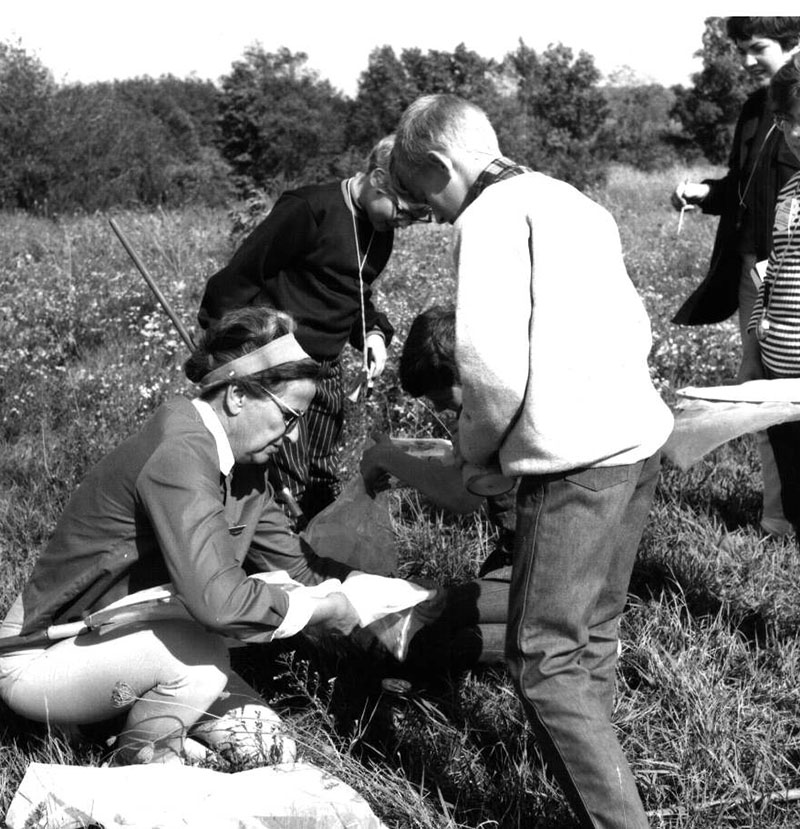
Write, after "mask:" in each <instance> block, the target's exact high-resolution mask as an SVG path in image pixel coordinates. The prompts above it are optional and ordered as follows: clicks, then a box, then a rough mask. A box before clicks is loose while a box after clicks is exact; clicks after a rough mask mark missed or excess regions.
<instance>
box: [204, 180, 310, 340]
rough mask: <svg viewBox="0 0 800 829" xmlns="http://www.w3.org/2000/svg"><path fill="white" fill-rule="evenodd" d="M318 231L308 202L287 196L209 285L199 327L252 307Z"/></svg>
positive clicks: (285, 195) (278, 203) (291, 195)
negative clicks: (257, 298)
mask: <svg viewBox="0 0 800 829" xmlns="http://www.w3.org/2000/svg"><path fill="white" fill-rule="evenodd" d="M316 229H317V225H316V221H315V219H314V215H313V213H312V211H311V208H310V206H309V204H308V202H307V201H306V200H305V199H303V198H300V197H299V196H296V195H293V194H289V193H284V194H283V195H282V196H281V197H280V198H279V199H278V201H277V202H275V205H274V206H273V208H272V210H270V212H269V214H268V215H267V217H266V218H265V219H264V221H262V222H261V224H259V225H258V226H257V227H256V228H255V230H253V232H252V233H251V234H250V235H249V236H248V237H247V238H246V239H245V240H244V242H242V245H241V247H240V248H239V249H238V250H237V251H236V253H234V255H233V257H232V259H231V261H230V262H229V263H228V264H227V265H226V266H225V267H224V268H222V269H221V270H219V271H217V273H215V274H214V275H213V276H212V277H211V278H210V279H209V280H208V282H207V283H206V288H205V292H204V293H203V298H202V300H201V302H200V310H199V311H198V316H197V318H198V321H199V323H200V325H201V326H202V327H203V328H207V327H208V326H210V325H212V324H213V323H215V322H217V321H218V320H219V319H220V318H221V317H222V316H223V315H224V314H225V313H226V312H227V311H230V310H232V309H234V308H242V307H244V306H246V305H251V304H252V303H253V301H254V300H255V299H256V297H257V296H258V295H259V293H260V292H261V290H262V288H263V286H264V285H265V284H266V283H267V282H268V281H269V280H270V279H272V278H273V277H275V276H276V275H277V274H278V273H279V272H280V271H281V270H282V269H283V268H285V267H287V266H288V265H290V264H291V263H292V262H294V261H296V260H297V259H299V258H300V257H301V256H302V254H303V253H304V251H305V250H307V248H308V246H309V240H310V239H311V238H312V236H313V235H314V234H315V233H316Z"/></svg>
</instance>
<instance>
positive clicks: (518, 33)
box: [0, 0, 780, 96]
mask: <svg viewBox="0 0 800 829" xmlns="http://www.w3.org/2000/svg"><path fill="white" fill-rule="evenodd" d="M762 3H763V0H759V3H758V4H759V5H761V4H762ZM754 4H755V3H753V4H751V5H754ZM2 5H3V8H2V11H0V40H3V41H11V42H16V41H17V40H18V39H19V40H20V41H21V44H22V46H23V47H24V48H25V49H26V51H28V52H29V53H33V54H35V55H36V56H37V57H38V58H39V59H40V60H41V61H42V63H44V65H45V66H47V67H48V68H49V69H51V70H52V72H53V73H54V75H55V77H56V80H58V81H60V82H70V81H82V82H91V81H97V80H110V79H113V78H128V77H135V76H137V75H150V76H151V77H158V76H159V75H162V74H167V73H171V74H173V75H176V76H178V77H181V78H183V77H189V76H191V75H194V76H196V77H198V78H202V79H209V80H214V81H216V80H218V79H219V78H220V76H222V75H225V74H227V73H228V72H229V71H230V67H231V64H232V63H233V62H234V61H236V60H238V59H239V58H240V57H241V56H242V54H243V52H244V50H245V48H246V47H247V46H249V45H251V44H253V43H255V42H259V43H261V45H262V46H263V47H264V48H265V49H266V50H267V51H275V50H276V49H278V48H279V47H281V46H286V47H287V48H289V49H290V50H291V51H293V52H299V51H302V52H305V53H306V54H307V55H308V65H309V66H310V67H311V68H312V69H314V70H316V71H317V72H318V73H319V74H320V76H321V77H323V78H327V79H328V80H329V81H331V83H333V85H334V86H336V87H337V88H338V89H340V90H342V91H343V92H345V93H346V94H348V95H351V96H352V95H354V93H355V90H356V84H357V82H358V76H359V74H360V72H361V71H363V70H364V69H365V68H366V66H367V60H368V57H369V53H370V52H371V51H372V50H373V49H374V48H375V47H377V46H383V45H385V44H389V45H391V46H393V47H394V49H395V51H396V52H397V53H398V54H399V52H400V50H401V49H403V48H406V47H412V46H416V47H419V48H421V49H422V50H423V51H425V50H428V49H440V50H446V51H452V50H453V49H454V48H455V47H456V46H457V45H458V44H459V43H464V44H465V45H466V46H467V48H469V49H473V50H474V51H476V52H478V53H479V54H480V55H482V56H483V57H487V58H489V57H493V58H502V57H503V56H504V55H505V54H506V53H508V52H511V51H513V50H514V49H515V48H516V46H517V44H518V42H519V40H520V38H521V39H522V40H523V41H524V42H525V43H526V44H527V45H528V46H531V47H532V48H534V49H535V50H536V51H542V50H544V49H546V48H547V46H548V45H549V44H550V43H558V42H560V43H563V44H564V45H566V46H569V47H571V48H572V49H573V51H575V52H576V53H577V52H578V51H579V50H581V49H583V50H585V51H587V52H589V53H590V54H592V55H593V56H594V58H595V62H596V65H597V67H598V69H600V71H601V72H603V73H604V75H608V74H609V73H612V72H614V71H615V70H616V69H618V68H619V67H621V66H624V65H627V66H630V67H631V68H632V69H633V70H634V71H635V72H636V74H637V76H639V77H640V78H641V79H643V80H653V81H657V82H659V83H663V84H665V85H670V84H673V83H682V84H688V83H689V76H690V74H691V73H692V72H694V71H697V70H698V69H699V68H700V63H699V61H697V60H696V59H694V58H693V54H694V52H695V51H696V50H697V49H699V48H700V46H701V36H702V32H703V21H704V19H705V18H706V17H707V16H710V15H716V14H719V15H728V14H741V13H743V12H744V11H748V10H747V9H745V8H743V7H737V6H735V5H734V4H732V3H725V4H720V3H713V2H709V0H696V2H682V1H681V0H678V1H677V2H671V3H670V2H667V3H658V4H654V3H648V2H646V0H637V1H636V2H634V0H607V2H602V0H591V1H590V0H578V1H577V2H570V0H560V2H559V0H528V2H525V0H513V2H512V0H480V2H478V0H408V1H407V2H405V3H403V2H399V0H395V1H394V2H389V1H388V0H373V2H366V1H365V0H277V2H276V0H259V1H258V2H256V0H221V1H220V2H215V3H210V2H208V1H207V0H194V2H188V0H131V2H120V0H117V2H114V0H102V2H101V1H100V0H3V4H2ZM768 11H769V13H778V12H779V11H780V10H779V9H774V10H773V9H769V10H768Z"/></svg>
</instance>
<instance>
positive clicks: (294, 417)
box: [259, 383, 306, 435]
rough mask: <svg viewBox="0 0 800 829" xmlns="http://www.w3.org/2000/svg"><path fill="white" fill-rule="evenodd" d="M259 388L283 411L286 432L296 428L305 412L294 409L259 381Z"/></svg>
mask: <svg viewBox="0 0 800 829" xmlns="http://www.w3.org/2000/svg"><path fill="white" fill-rule="evenodd" d="M259 388H260V389H261V390H262V391H263V392H264V394H266V395H267V396H268V397H269V399H270V400H272V402H273V403H274V404H275V405H276V406H277V407H278V410H279V411H280V413H281V417H282V418H283V425H284V434H287V435H288V434H289V432H291V431H292V429H294V427H295V426H297V424H298V423H299V422H300V421H301V420H302V419H303V417H305V414H306V413H305V412H304V411H303V412H298V411H297V409H293V408H292V407H291V406H290V405H289V404H288V403H286V402H285V401H284V400H281V398H280V397H278V395H277V394H273V392H271V391H270V390H269V389H268V388H267V387H266V386H263V385H261V384H260V383H259Z"/></svg>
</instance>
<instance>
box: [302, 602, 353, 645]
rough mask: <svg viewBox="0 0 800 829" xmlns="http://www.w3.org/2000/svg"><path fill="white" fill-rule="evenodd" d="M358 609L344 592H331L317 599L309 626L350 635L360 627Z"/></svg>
mask: <svg viewBox="0 0 800 829" xmlns="http://www.w3.org/2000/svg"><path fill="white" fill-rule="evenodd" d="M358 623H359V619H358V614H357V613H356V609H355V608H354V607H353V605H352V604H350V601H349V599H348V598H347V596H345V595H344V593H330V594H329V595H327V596H325V597H323V598H320V599H317V603H316V606H315V607H314V612H313V613H312V614H311V619H309V622H308V627H313V628H315V630H316V631H317V632H318V633H338V634H342V635H344V636H348V635H349V634H350V633H352V632H353V630H354V629H355V628H356V627H358Z"/></svg>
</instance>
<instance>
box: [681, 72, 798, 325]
mask: <svg viewBox="0 0 800 829" xmlns="http://www.w3.org/2000/svg"><path fill="white" fill-rule="evenodd" d="M771 126H772V110H771V108H770V106H769V90H768V89H766V88H761V89H758V90H756V91H755V92H754V93H753V94H752V95H751V96H750V97H749V98H748V99H747V100H746V101H745V103H744V106H743V107H742V111H741V113H740V115H739V120H738V121H737V123H736V130H735V132H734V136H733V148H732V149H731V155H730V159H729V161H728V173H727V175H726V176H725V177H724V178H721V179H708V180H706V181H705V182H704V183H705V184H708V185H709V186H710V188H711V190H710V191H709V194H708V196H707V197H706V198H705V199H704V200H703V203H702V205H701V208H702V211H703V213H708V214H710V215H712V216H719V217H720V220H719V226H718V227H717V235H716V238H715V240H714V248H713V251H712V253H711V263H710V265H709V269H708V273H707V274H706V277H705V279H704V280H703V281H702V282H701V283H700V285H699V286H698V287H697V288H696V289H695V290H694V291H693V293H692V294H691V295H690V296H689V298H688V299H687V300H686V301H685V302H684V303H683V305H682V306H681V307H680V309H679V310H678V313H677V314H675V316H674V317H673V320H672V321H673V322H676V323H680V324H682V325H706V324H708V323H714V322H722V321H723V320H726V319H728V317H730V316H731V314H733V313H734V312H735V311H736V310H737V309H738V307H739V277H740V275H741V254H743V253H750V254H755V256H756V259H757V260H761V259H766V258H767V257H768V256H769V252H770V249H771V246H772V223H773V219H774V217H775V202H776V200H777V198H778V193H779V192H780V190H781V188H782V187H783V185H784V184H786V182H787V181H788V180H789V179H790V178H791V177H792V176H793V175H794V174H795V173H796V172H797V171H798V169H800V162H798V160H797V158H796V157H795V156H794V154H793V153H792V151H791V150H790V149H789V148H788V147H787V146H786V142H785V141H784V140H783V136H782V135H781V134H780V132H779V131H778V130H777V129H774V130H772V131H771V132H770V128H771Z"/></svg>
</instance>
